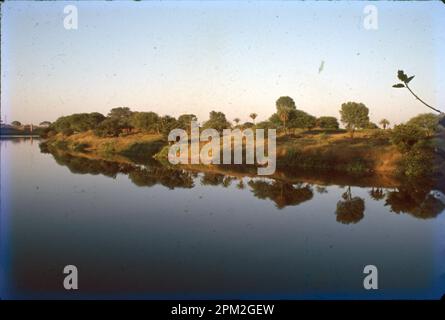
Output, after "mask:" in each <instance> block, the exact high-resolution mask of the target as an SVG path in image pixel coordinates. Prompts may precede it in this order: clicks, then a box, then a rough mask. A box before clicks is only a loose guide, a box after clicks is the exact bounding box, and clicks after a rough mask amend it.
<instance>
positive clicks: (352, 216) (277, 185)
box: [40, 144, 445, 224]
mask: <svg viewBox="0 0 445 320" xmlns="http://www.w3.org/2000/svg"><path fill="white" fill-rule="evenodd" d="M40 148H41V152H43V153H50V154H52V156H53V157H54V159H55V160H56V162H57V163H58V164H59V165H61V166H66V167H68V169H69V170H70V171H71V172H72V173H75V174H92V175H98V174H102V175H104V176H107V177H111V178H116V176H117V175H118V174H125V175H127V176H128V177H129V179H130V180H131V181H132V182H133V183H134V184H135V185H136V186H139V187H152V186H154V185H157V184H159V185H162V186H165V187H167V188H169V189H175V188H194V187H195V186H196V185H197V184H200V185H202V186H221V187H223V188H228V187H229V186H231V185H232V183H234V184H235V187H236V188H237V189H239V190H244V189H246V188H247V187H248V188H249V190H250V191H251V193H252V194H253V195H254V196H255V197H256V198H258V199H262V200H269V201H271V202H273V203H274V205H275V207H276V208H278V209H283V208H285V207H293V206H298V205H300V204H302V203H304V202H307V201H311V200H312V199H313V197H314V191H316V192H317V193H318V194H320V195H323V194H327V193H328V189H327V185H331V184H333V183H335V179H334V180H333V177H332V176H329V175H327V176H326V181H327V182H326V185H322V184H321V183H318V184H315V183H309V182H303V181H299V180H295V179H293V180H292V181H287V180H282V179H277V178H258V177H255V176H249V175H243V174H242V173H241V175H238V176H233V175H228V174H222V173H218V172H216V173H215V172H199V173H198V172H195V171H187V170H185V169H178V168H173V167H167V166H163V165H161V164H159V163H158V162H156V161H152V162H146V164H144V165H141V164H135V163H131V162H118V161H111V160H104V159H94V158H88V157H87V156H88V155H84V156H79V155H73V154H70V153H67V152H63V151H61V150H48V149H47V148H46V146H45V145H44V144H42V145H41V146H40ZM239 172H243V170H239V171H238V173H239ZM282 175H283V174H282V173H281V176H282ZM290 176H292V175H290ZM245 178H247V182H245V181H244V180H245ZM356 179H357V184H358V185H359V186H360V187H361V188H363V187H364V186H363V181H362V180H361V179H360V178H356ZM364 183H365V184H366V180H365V182H364ZM365 187H366V185H365ZM368 187H370V190H369V191H368V194H369V199H370V200H373V201H383V200H384V202H385V206H388V207H389V210H390V211H391V212H394V213H397V214H400V213H406V214H409V215H411V216H413V217H416V218H419V219H428V218H434V217H436V216H437V215H439V214H440V213H441V212H443V211H444V210H445V200H444V199H445V196H444V194H443V193H442V191H439V190H436V189H434V182H433V181H422V182H418V183H417V184H415V185H413V184H410V183H406V182H405V183H404V184H403V185H400V186H397V187H379V186H375V185H372V186H368ZM333 209H334V210H335V214H336V221H337V222H339V223H341V224H356V223H358V222H360V221H361V220H362V219H363V218H364V216H365V210H366V204H365V199H364V198H362V197H359V196H354V195H353V191H352V185H347V187H346V191H345V192H343V193H342V195H341V198H340V199H338V201H337V205H336V208H333Z"/></svg>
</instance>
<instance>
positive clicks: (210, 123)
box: [203, 111, 230, 132]
mask: <svg viewBox="0 0 445 320" xmlns="http://www.w3.org/2000/svg"><path fill="white" fill-rule="evenodd" d="M203 128H204V129H207V128H213V129H215V130H217V131H219V132H221V131H222V130H223V129H227V128H230V123H229V122H228V121H227V119H226V115H225V114H224V113H222V112H217V111H211V112H210V117H209V120H207V121H206V122H205V123H204V125H203Z"/></svg>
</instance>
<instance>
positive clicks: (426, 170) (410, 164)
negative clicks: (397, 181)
mask: <svg viewBox="0 0 445 320" xmlns="http://www.w3.org/2000/svg"><path fill="white" fill-rule="evenodd" d="M433 160H434V155H433V152H432V150H431V149H430V148H425V147H423V146H421V145H419V146H415V147H413V148H412V149H411V150H410V151H409V152H408V153H406V154H405V155H404V156H403V158H402V161H401V163H400V167H399V170H400V171H401V172H400V173H402V174H403V175H405V176H408V177H425V176H429V175H431V174H432V172H433Z"/></svg>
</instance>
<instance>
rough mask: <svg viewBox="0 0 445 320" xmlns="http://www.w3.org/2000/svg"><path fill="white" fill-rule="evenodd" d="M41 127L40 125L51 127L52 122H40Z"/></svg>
mask: <svg viewBox="0 0 445 320" xmlns="http://www.w3.org/2000/svg"><path fill="white" fill-rule="evenodd" d="M39 125H40V126H45V127H49V126H50V125H51V122H50V121H42V122H40V124H39Z"/></svg>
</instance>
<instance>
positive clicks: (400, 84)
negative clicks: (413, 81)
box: [392, 83, 405, 88]
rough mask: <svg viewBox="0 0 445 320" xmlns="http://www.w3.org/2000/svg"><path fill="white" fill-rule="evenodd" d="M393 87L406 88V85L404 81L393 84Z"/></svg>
mask: <svg viewBox="0 0 445 320" xmlns="http://www.w3.org/2000/svg"><path fill="white" fill-rule="evenodd" d="M392 87H393V88H405V85H404V84H403V83H397V84H395V85H393V86H392Z"/></svg>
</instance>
